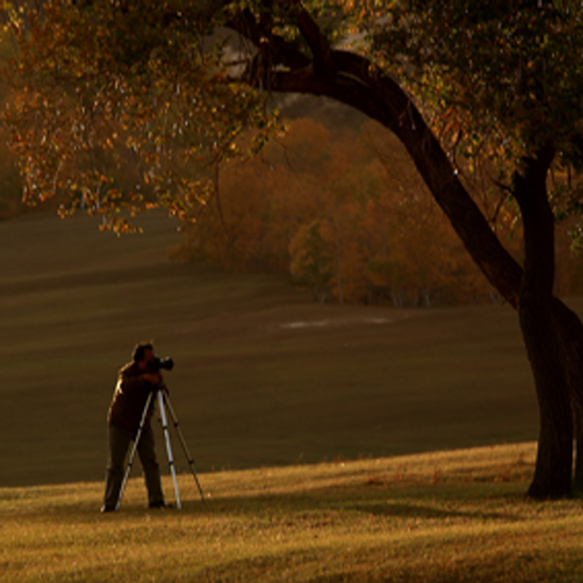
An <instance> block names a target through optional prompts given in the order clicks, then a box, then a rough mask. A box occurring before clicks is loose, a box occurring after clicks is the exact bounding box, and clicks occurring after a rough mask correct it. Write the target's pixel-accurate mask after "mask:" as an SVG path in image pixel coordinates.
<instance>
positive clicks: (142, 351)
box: [132, 342, 155, 369]
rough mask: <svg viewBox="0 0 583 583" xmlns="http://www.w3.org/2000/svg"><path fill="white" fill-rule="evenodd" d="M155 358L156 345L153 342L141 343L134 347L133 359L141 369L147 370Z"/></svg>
mask: <svg viewBox="0 0 583 583" xmlns="http://www.w3.org/2000/svg"><path fill="white" fill-rule="evenodd" d="M154 356H155V353H154V345H153V344H152V343H151V342H140V343H139V344H136V345H135V346H134V351H133V353H132V358H133V360H134V363H135V364H137V365H138V366H139V367H140V368H141V369H145V368H146V366H147V364H148V362H150V360H152V358H154Z"/></svg>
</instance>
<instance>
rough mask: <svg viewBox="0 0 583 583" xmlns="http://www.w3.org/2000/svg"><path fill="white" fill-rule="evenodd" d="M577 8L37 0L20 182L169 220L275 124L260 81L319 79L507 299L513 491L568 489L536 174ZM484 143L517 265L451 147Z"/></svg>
mask: <svg viewBox="0 0 583 583" xmlns="http://www.w3.org/2000/svg"><path fill="white" fill-rule="evenodd" d="M581 18H582V15H581V7H580V4H579V2H576V1H574V0H562V1H561V2H551V1H549V0H539V1H537V2H536V3H535V2H532V1H527V0H517V1H513V2H495V3H487V4H486V3H472V2H468V1H467V0H449V1H446V2H443V1H441V0H440V1H438V0H428V1H425V2H420V1H417V0H406V1H405V0H403V1H402V2H401V1H399V0H394V1H389V0H387V1H386V2H383V1H381V0H379V1H378V2H372V3H371V2H368V1H366V2H365V1H363V2H359V1H358V0H350V1H349V0H346V1H341V0H338V1H337V2H332V1H326V0H321V1H310V2H308V1H306V2H305V3H302V2H300V1H299V0H285V1H283V0H262V1H260V0H248V1H243V0H242V1H239V2H236V1H234V2H230V1H228V0H208V1H207V2H204V1H202V0H201V1H199V2H194V1H193V2H190V1H187V0H183V1H179V0H175V1H162V2H153V1H149V0H125V1H119V2H109V1H107V2H106V1H105V0H103V1H99V0H93V1H85V2H72V3H69V2H65V1H64V0H60V1H59V0H52V1H49V2H47V3H46V4H45V8H44V10H43V12H42V13H40V14H39V13H36V14H31V16H30V17H29V22H30V28H29V29H28V31H27V32H26V34H22V35H21V43H20V46H21V51H22V52H21V58H20V60H19V62H18V64H17V67H16V69H15V74H16V76H15V85H16V87H17V89H20V92H19V99H18V100H17V101H15V105H14V106H13V108H12V109H11V110H10V112H9V115H8V117H7V121H8V123H9V124H10V126H11V127H12V131H13V135H14V140H13V146H14V149H15V150H16V151H17V153H18V154H19V155H20V158H21V161H22V166H23V171H24V173H25V178H26V181H27V195H28V196H33V197H41V198H44V197H46V196H51V195H56V194H59V193H62V194H63V195H64V196H66V197H68V198H69V200H70V201H71V203H72V206H73V208H75V207H77V206H79V204H81V203H83V204H85V205H86V206H88V207H89V208H91V209H93V211H94V212H105V211H104V210H103V209H110V210H111V209H112V208H113V209H114V210H115V209H116V207H117V206H118V205H119V204H121V203H125V204H127V205H128V206H129V207H130V208H135V205H136V204H142V203H143V202H150V203H153V202H157V201H162V202H165V203H167V204H169V205H170V206H171V207H172V208H174V210H175V211H176V212H177V213H179V214H180V215H181V216H184V217H188V216H189V213H190V210H189V209H190V208H191V207H192V205H193V204H197V203H198V202H202V203H205V202H206V201H207V200H208V196H209V192H210V191H212V187H211V186H212V180H211V178H212V177H209V165H208V164H209V163H211V162H212V163H213V164H216V163H218V162H220V161H221V160H222V159H224V158H225V157H228V156H230V155H232V154H233V153H236V151H237V146H236V140H235V138H236V136H237V135H239V134H240V132H241V130H242V128H243V126H244V125H248V124H256V125H258V126H259V127H261V128H266V127H272V125H270V124H272V119H271V117H270V116H269V114H268V113H267V112H266V109H265V108H264V104H263V100H262V98H263V97H264V96H266V95H268V94H269V93H274V92H297V93H308V94H312V95H324V96H327V97H330V98H332V99H335V100H338V101H340V102H342V103H345V104H347V105H350V106H352V107H354V108H356V109H357V110H359V111H361V112H363V113H364V114H366V115H368V116H369V117H371V118H372V119H374V120H376V121H378V122H379V123H381V124H382V125H383V126H385V127H386V128H388V129H389V130H391V131H392V132H393V133H394V134H395V135H396V136H397V137H398V139H399V140H400V141H401V142H402V144H403V145H404V147H405V149H406V150H407V152H408V153H409V155H410V157H411V159H412V160H413V162H414V164H415V166H416V167H417V170H418V171H419V174H420V175H421V177H422V179H423V181H424V182H425V184H426V185H427V187H428V189H429V191H430V192H431V194H432V196H433V197H434V199H435V201H436V202H437V203H438V205H439V206H440V207H441V208H442V209H443V211H444V212H445V214H446V215H447V217H448V218H449V220H450V222H451V224H452V226H453V228H454V230H455V231H456V233H457V235H458V236H459V237H460V239H461V240H462V242H463V244H464V246H465V247H466V249H467V250H468V252H469V253H470V255H471V257H472V258H473V260H474V262H475V263H476V264H477V265H478V266H479V268H480V269H481V270H482V272H483V273H484V274H485V275H486V277H487V278H488V280H489V281H490V282H491V283H492V284H493V285H494V286H495V287H496V289H497V290H498V291H499V293H500V294H501V295H502V296H503V297H504V298H505V299H506V301H508V302H509V303H510V304H511V305H512V306H513V307H514V308H516V310H517V311H518V316H519V321H520V325H521V329H522V332H523V337H524V341H525V345H526V350H527V353H528V357H529V360H530V363H531V367H532V370H533V376H534V381H535V386H536V392H537V397H538V401H539V410H540V435H539V446H538V455H537V463H536V469H535V474H534V478H533V481H532V484H531V486H530V488H529V493H530V494H531V495H532V496H534V497H536V498H555V497H561V496H565V495H567V494H569V493H570V491H571V486H572V476H571V472H572V443H573V440H572V438H573V431H574V430H573V423H572V420H573V418H575V421H576V425H575V428H576V432H577V437H578V439H577V453H578V455H577V465H576V474H575V477H576V480H577V481H578V482H579V483H581V482H583V423H582V422H581V421H582V419H583V415H582V412H583V370H582V369H581V364H580V362H581V359H580V354H581V353H582V349H583V326H582V324H581V322H580V320H579V318H578V317H577V316H576V315H575V314H574V313H573V312H572V311H571V310H570V309H568V308H567V307H566V306H565V304H564V303H562V302H561V301H560V300H559V299H557V298H556V297H555V296H554V295H553V282H554V228H555V218H554V214H553V206H552V204H553V202H554V199H552V196H551V194H552V193H551V192H549V190H548V188H547V178H548V176H549V172H550V170H551V168H553V167H557V168H559V169H562V168H567V167H568V168H572V169H573V170H576V169H577V168H578V167H579V166H580V164H581V152H582V150H581V147H582V144H583V140H582V135H581V133H582V132H581V130H582V119H583V116H582V113H583V91H582V89H583V88H582V87H581V83H582V81H581V80H582V79H583V76H582V75H581V72H582V71H581V68H582V67H583V64H582V63H583V61H582V60H581V53H582V49H583V26H582V22H581ZM346 23H352V24H355V26H357V25H358V26H360V25H361V26H362V27H363V31H364V33H365V34H366V36H365V37H364V39H365V40H367V39H369V40H372V44H371V45H369V46H372V48H373V52H365V51H364V50H361V49H360V48H352V49H350V48H346V46H345V44H343V37H342V35H343V33H344V29H343V25H344V24H346ZM218 27H220V29H219V28H218ZM21 30H23V29H21ZM224 31H233V32H234V33H235V34H236V35H237V36H236V42H234V43H233V44H231V45H228V44H227V43H225V42H224V39H225V36H224V34H223V32H224ZM212 32H215V33H217V34H215V35H214V36H210V33H212ZM219 33H220V34H219ZM363 42H364V41H363ZM365 44H366V43H365ZM215 49H216V50H215ZM444 120H445V121H447V120H451V121H450V122H449V121H448V123H447V124H445V121H444ZM440 124H441V125H440ZM265 135H266V132H265V130H263V131H262V133H261V134H260V136H259V140H258V142H259V143H260V142H262V141H263V140H264V139H265ZM484 148H487V152H488V154H489V155H490V156H491V157H492V161H493V163H495V165H496V167H497V169H498V170H499V176H498V177H497V180H498V182H499V183H500V184H502V185H503V188H504V192H505V195H507V196H510V197H511V198H512V200H513V201H515V203H516V205H517V209H518V213H519V216H520V219H521V221H522V226H523V232H524V258H525V259H524V264H523V265H519V264H518V263H517V261H516V260H515V259H514V258H513V257H512V256H511V255H510V253H509V252H508V251H507V250H506V249H505V247H504V246H503V245H502V243H501V241H500V240H499V239H498V238H497V236H496V234H495V232H494V231H493V229H492V228H491V225H490V223H489V220H488V217H486V216H485V215H484V213H483V212H482V211H481V210H480V208H479V206H478V205H477V204H476V202H475V201H474V200H473V199H472V197H471V195H470V193H469V191H468V188H467V186H466V182H465V179H464V176H463V175H462V173H460V167H459V166H458V165H457V164H456V160H457V159H458V157H459V156H461V155H462V154H465V155H466V156H470V157H471V156H473V155H475V154H476V153H477V152H483V151H484ZM122 152H123V155H122ZM123 156H126V157H127V156H134V157H136V160H137V166H138V167H139V168H141V176H142V177H144V183H143V184H141V192H143V191H146V194H145V195H142V194H141V193H140V192H136V190H137V189H133V190H129V191H124V189H122V188H121V187H119V186H118V184H117V183H116V181H115V172H113V171H112V168H114V167H115V166H116V165H117V166H119V165H120V164H122V163H123V160H124V158H123ZM209 185H211V186H209ZM567 186H568V185H567ZM564 193H567V194H566V195H565V194H564V195H563V196H562V198H561V199H560V202H561V204H562V207H563V210H564V211H565V212H567V213H568V212H571V211H574V210H577V208H578V207H580V196H579V193H578V191H577V190H576V189H575V188H571V189H568V188H567V189H565V190H564ZM114 218H115V217H114Z"/></svg>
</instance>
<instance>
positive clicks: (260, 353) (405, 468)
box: [0, 215, 583, 583]
mask: <svg viewBox="0 0 583 583" xmlns="http://www.w3.org/2000/svg"><path fill="white" fill-rule="evenodd" d="M144 221H145V223H146V224H145V226H146V228H147V234H146V235H144V236H135V237H125V238H121V239H118V238H116V237H114V236H112V235H108V234H103V233H99V232H98V231H97V229H96V224H95V222H94V221H93V220H91V219H89V218H87V217H77V218H75V219H73V220H71V221H65V222H63V221H59V220H57V219H55V218H51V217H47V216H33V217H26V218H21V219H18V220H14V221H10V222H5V223H0V265H2V272H1V279H0V315H1V322H2V324H1V325H0V360H1V362H2V373H3V374H2V381H3V382H2V385H1V386H0V410H1V411H2V415H3V416H2V422H1V423H0V459H1V460H2V464H1V466H0V581H2V582H4V581H6V582H10V583H32V582H34V583H37V582H59V583H60V582H67V581H69V582H73V581H74V582H83V583H91V582H98V581H99V582H106V581H107V582H109V581H136V582H144V583H145V582H168V583H170V582H172V583H180V582H186V581H189V582H191V581H196V582H197V583H198V582H207V583H219V582H229V583H230V582H246V581H249V582H255V581H261V582H269V581H273V582H280V581H292V582H302V581H306V582H308V581H309V582H313V583H316V582H317V583H340V582H379V583H380V582H388V581H391V582H393V581H394V582H397V581H398V582H403V583H405V582H415V583H422V582H423V583H426V582H443V583H446V582H449V583H455V582H458V581H459V582H461V581H464V582H472V583H475V582H484V583H486V582H488V583H495V582H502V581H513V582H535V581H538V582H543V581H544V582H557V583H558V582H561V583H563V582H567V583H582V582H583V556H582V555H583V553H582V551H581V542H580V541H581V537H582V536H583V515H582V514H581V512H580V501H579V500H570V501H561V502H556V503H552V504H540V503H534V502H530V501H527V500H525V499H524V497H523V494H524V492H525V491H526V489H527V486H528V483H529V480H530V478H531V476H532V471H533V466H534V458H535V445H534V443H533V440H534V439H535V438H536V435H537V412H536V403H535V397H534V390H533V388H532V382H531V378H530V373H529V370H528V366H527V363H526V359H525V356H524V351H523V347H522V342H521V339H520V335H519V331H518V325H517V322H516V316H515V314H514V313H513V312H512V311H511V310H510V309H508V308H504V307H503V308H499V307H480V308H463V309H439V310H399V311H396V310H393V309H390V308H364V307H360V306H321V305H317V304H314V303H312V302H311V301H310V298H309V295H308V294H306V293H304V292H298V291H297V290H294V289H292V288H291V287H289V286H288V285H287V282H285V281H282V280H281V279H278V278H273V277H266V276H262V275H257V276H249V275H229V274H221V273H216V272H213V271H211V270H202V269H196V270H195V269H193V268H192V267H190V266H184V265H173V264H170V263H169V262H168V261H167V260H166V250H167V249H168V248H169V247H170V246H172V245H175V244H176V243H177V242H179V241H180V236H179V234H177V233H176V231H175V228H174V225H173V224H172V223H171V222H170V221H169V220H167V219H164V218H162V217H160V216H155V215H154V216H150V217H146V218H145V219H144ZM574 306H575V307H576V308H581V305H580V304H579V305H578V303H577V302H575V303H574ZM141 339H154V340H155V341H156V345H157V347H158V352H159V354H161V355H166V354H169V355H171V356H173V357H174V359H175V361H176V367H175V370H173V371H172V372H171V373H167V376H166V378H167V381H168V385H169V387H170V390H171V399H172V403H173V406H174V409H175V410H176V412H177V414H178V417H179V421H180V426H181V429H182V431H183V433H184V435H185V437H186V441H187V443H188V445H189V447H190V450H191V452H192V453H193V454H194V457H195V459H196V462H197V468H198V476H199V478H200V482H201V484H202V487H203V490H204V491H205V494H206V495H207V497H208V506H205V505H203V504H202V502H201V500H200V496H199V492H198V490H197V489H196V485H195V483H194V480H193V478H192V475H191V474H190V473H189V472H188V466H187V464H186V460H184V459H183V456H182V455H181V454H182V452H181V450H180V446H179V444H178V443H175V456H176V458H177V462H178V471H179V485H180V494H181V498H182V502H183V509H182V510H170V511H147V510H145V508H144V506H145V492H144V487H143V483H142V480H141V478H140V477H139V471H138V470H137V469H136V470H135V471H134V477H133V478H132V479H131V480H130V483H129V485H128V488H127V491H126V494H125V496H124V499H123V504H122V508H121V512H119V513H117V514H114V515H102V514H100V513H99V512H97V510H98V508H99V506H100V503H101V497H102V491H103V483H102V479H103V474H104V464H105V413H106V410H107V407H108V405H109V401H110V397H111V393H112V390H113V384H114V382H115V377H116V370H117V369H118V367H119V366H120V365H121V364H123V363H124V362H125V361H126V360H127V359H128V358H129V353H130V351H131V348H132V346H133V344H134V343H135V342H136V341H137V340H141ZM159 437H160V436H159ZM496 444H506V445H496ZM159 445H160V446H161V445H162V444H161V443H160V444H159ZM478 446H480V447H478ZM467 448H469V449H467ZM439 450H442V451H439ZM420 452H428V453H420ZM159 453H160V457H161V458H163V450H162V447H159ZM138 465H139V464H138ZM164 465H165V464H163V466H164ZM164 487H165V490H166V492H167V495H168V498H169V499H170V500H172V484H171V482H170V480H169V478H168V477H165V478H164Z"/></svg>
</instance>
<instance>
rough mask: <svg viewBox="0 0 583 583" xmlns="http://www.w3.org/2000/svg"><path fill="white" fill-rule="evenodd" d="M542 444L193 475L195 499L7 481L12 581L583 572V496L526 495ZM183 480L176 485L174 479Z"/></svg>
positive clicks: (4, 565)
mask: <svg viewBox="0 0 583 583" xmlns="http://www.w3.org/2000/svg"><path fill="white" fill-rule="evenodd" d="M534 455H535V447H534V444H515V445H507V446H492V447H486V448H475V449H470V450H463V451H462V450H459V451H456V452H440V453H430V454H417V455H411V456H400V457H393V458H379V459H374V460H360V461H352V462H336V463H325V464H314V465H308V466H289V467H278V468H277V467H273V468H262V469H249V470H239V471H235V470H232V471H229V472H218V473H205V474H202V475H200V476H199V477H200V478H201V483H202V486H203V489H204V490H205V493H206V494H207V497H208V499H209V502H208V507H205V506H203V504H202V502H201V501H200V497H199V494H198V491H197V490H196V487H195V484H194V480H193V479H192V476H190V475H181V476H180V477H179V483H180V492H181V496H182V500H183V505H184V506H183V509H182V510H170V511H152V510H150V511H148V510H145V509H144V502H145V499H144V498H145V496H144V491H143V485H142V483H141V480H140V479H138V478H135V479H132V480H131V481H130V484H129V487H128V490H127V492H126V496H125V497H124V501H123V504H122V507H121V510H120V512H119V513H116V514H114V515H101V514H99V513H97V512H96V508H95V502H96V500H97V499H98V498H99V496H100V494H101V484H96V483H90V484H83V483H81V484H67V485H53V486H50V485H48V486H38V487H28V488H5V489H1V490H0V514H1V516H2V521H1V522H0V580H1V581H10V582H11V583H28V582H31V583H32V582H35V583H36V582H39V581H43V582H44V581H47V582H48V581H58V582H73V581H78V582H81V581H82V582H85V583H91V582H106V581H120V580H123V581H130V580H131V581H136V582H154V581H155V582H165V583H170V582H173V583H178V582H185V581H196V582H208V583H211V582H212V583H218V582H224V581H229V582H235V581H237V582H244V581H249V582H256V581H262V582H264V581H265V582H269V581H273V582H281V581H293V582H304V581H305V582H308V581H309V582H319V583H324V582H325V583H331V582H381V581H383V582H386V581H399V582H403V583H405V582H419V583H421V582H423V583H426V582H449V583H454V582H458V581H459V582H461V581H467V582H469V581H471V582H484V583H486V582H488V583H495V582H498V581H499V582H502V581H513V582H525V581H528V582H535V581H540V582H543V581H544V582H561V583H565V582H572V583H574V582H580V581H582V580H583V561H582V560H581V559H582V558H583V557H582V551H581V544H580V541H581V536H583V516H582V515H581V512H580V501H575V500H566V501H561V502H556V503H552V504H543V503H536V502H530V501H526V500H524V499H523V496H522V493H523V491H524V490H525V487H526V483H527V481H528V479H529V476H530V472H531V470H532V464H533V461H534ZM165 485H166V487H167V489H168V490H170V489H171V487H170V484H169V483H166V484H165Z"/></svg>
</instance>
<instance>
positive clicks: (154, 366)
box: [147, 356, 174, 372]
mask: <svg viewBox="0 0 583 583" xmlns="http://www.w3.org/2000/svg"><path fill="white" fill-rule="evenodd" d="M147 368H148V372H158V371H159V370H160V369H164V370H172V369H173V368H174V361H173V360H172V359H171V358H170V357H168V356H166V357H165V358H159V357H157V356H155V357H154V358H151V359H150V360H149V361H148V366H147Z"/></svg>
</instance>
